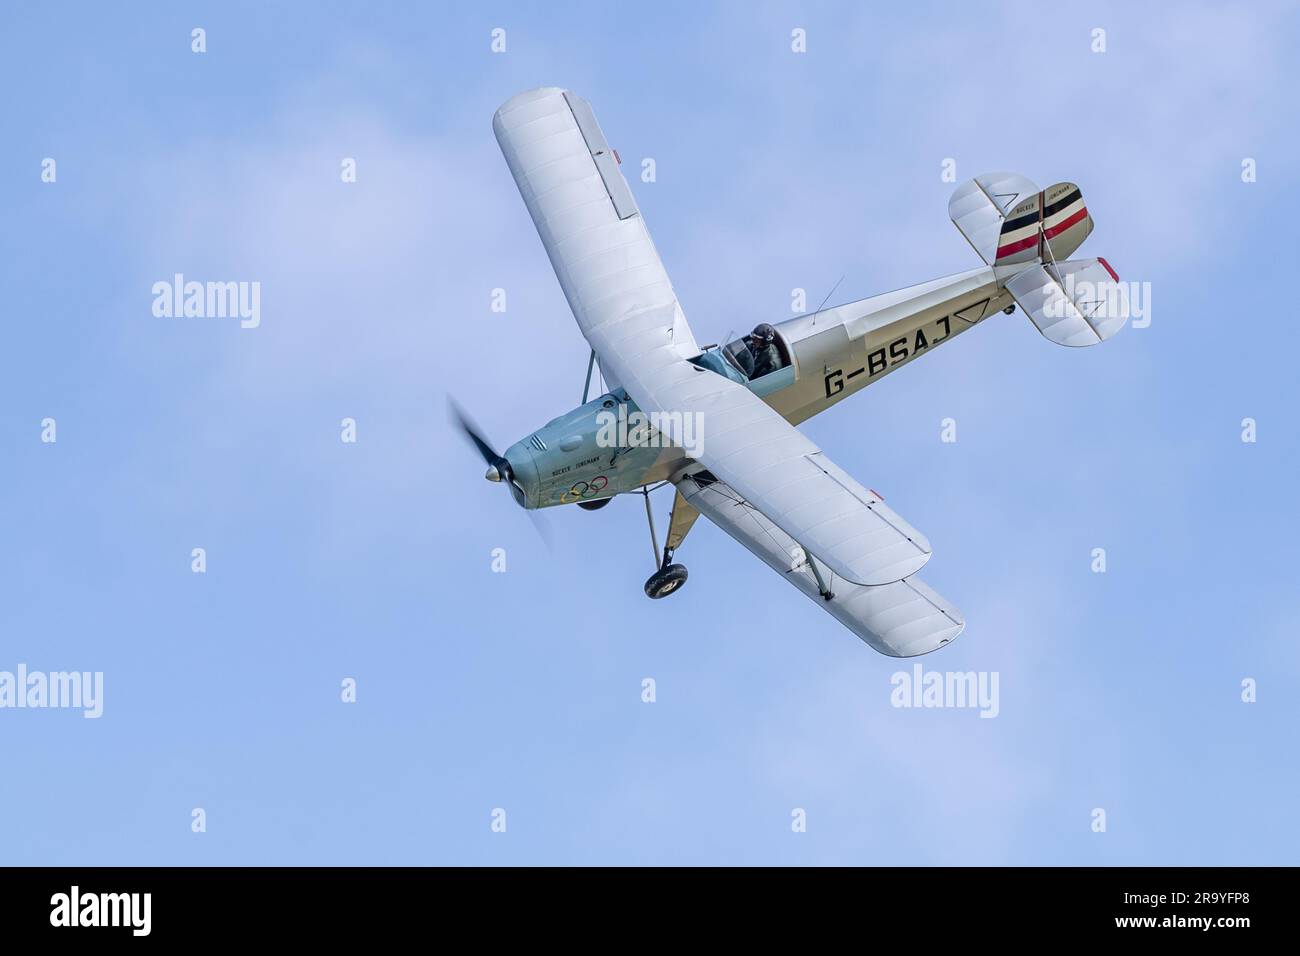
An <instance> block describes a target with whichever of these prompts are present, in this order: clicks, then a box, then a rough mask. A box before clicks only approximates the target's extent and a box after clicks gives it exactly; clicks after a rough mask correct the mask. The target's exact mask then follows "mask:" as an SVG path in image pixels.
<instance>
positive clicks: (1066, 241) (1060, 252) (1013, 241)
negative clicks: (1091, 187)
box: [948, 173, 1092, 266]
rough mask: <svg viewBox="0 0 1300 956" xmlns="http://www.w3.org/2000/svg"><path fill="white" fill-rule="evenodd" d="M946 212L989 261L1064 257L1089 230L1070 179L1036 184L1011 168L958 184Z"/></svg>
mask: <svg viewBox="0 0 1300 956" xmlns="http://www.w3.org/2000/svg"><path fill="white" fill-rule="evenodd" d="M948 216H949V218H951V219H952V222H953V225H955V226H956V227H957V228H958V229H959V230H960V231H961V234H962V235H963V236H965V237H966V241H967V242H969V243H970V244H971V246H973V247H974V249H975V251H976V252H977V253H979V255H980V258H981V259H983V260H984V261H985V262H986V263H987V264H989V265H991V266H1008V265H1019V264H1022V263H1031V262H1047V261H1050V260H1052V259H1056V260H1064V259H1068V258H1069V257H1070V256H1071V254H1073V252H1074V251H1075V250H1076V249H1078V248H1079V246H1081V245H1082V244H1083V240H1084V239H1087V238H1088V234H1089V233H1090V232H1092V216H1090V215H1089V214H1088V208H1087V206H1085V205H1084V202H1083V194H1082V193H1080V192H1079V187H1078V186H1076V185H1075V184H1074V183H1057V184H1056V185H1055V186H1048V187H1047V188H1046V189H1039V188H1038V187H1037V186H1035V185H1034V184H1033V183H1032V182H1030V181H1029V180H1028V179H1026V178H1025V177H1023V176H1019V175H1016V174H1015V173H985V174H984V175H983V176H976V177H975V178H974V179H972V180H970V181H969V182H966V183H963V184H962V185H961V186H959V187H958V188H957V191H956V192H955V193H953V194H952V199H950V200H949V201H948Z"/></svg>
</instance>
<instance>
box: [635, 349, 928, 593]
mask: <svg viewBox="0 0 1300 956" xmlns="http://www.w3.org/2000/svg"><path fill="white" fill-rule="evenodd" d="M610 361H611V364H612V365H613V366H614V368H615V369H616V373H617V374H619V375H621V376H622V377H623V383H624V386H623V387H624V388H626V389H627V392H628V394H629V395H631V396H632V398H633V399H635V400H636V403H637V405H638V406H640V408H641V409H642V410H643V411H660V412H669V413H674V412H682V413H684V414H694V415H697V416H698V419H697V424H696V426H695V436H694V442H693V445H694V446H695V447H693V448H688V452H689V453H690V454H691V455H692V456H693V457H694V458H696V460H698V461H699V462H700V463H701V464H703V465H704V467H706V468H707V469H708V470H709V471H710V472H712V473H713V474H714V476H716V477H717V478H718V479H720V480H721V481H723V482H725V483H726V484H727V485H730V486H731V487H732V488H734V489H735V490H736V492H737V493H739V494H740V496H741V497H743V498H744V499H745V500H746V501H747V502H749V503H750V504H751V505H752V506H753V507H754V508H756V509H758V510H759V511H761V512H762V513H763V514H764V515H765V516H766V517H767V518H768V519H769V520H770V521H771V522H772V523H773V524H774V525H776V526H777V527H779V528H780V529H781V530H782V531H784V532H785V533H786V534H787V535H789V536H790V537H791V538H793V539H794V541H795V542H797V543H798V544H799V545H800V546H801V547H802V548H803V549H804V550H805V551H806V552H808V553H809V554H811V555H814V556H815V557H816V558H817V559H819V560H820V561H821V562H822V563H823V564H825V565H826V566H827V567H828V568H830V570H831V571H833V572H834V573H835V574H838V575H839V576H840V577H842V578H845V579H846V580H848V581H852V582H853V583H855V584H862V585H880V584H891V583H893V582H894V581H900V580H902V579H903V578H905V577H907V576H908V575H910V574H913V573H915V572H916V571H918V570H920V568H921V566H922V565H924V564H925V562H926V561H928V560H929V559H930V542H929V541H927V540H926V539H925V537H924V535H922V534H921V533H920V532H919V531H917V530H916V529H915V528H913V527H912V526H911V525H909V524H908V523H907V522H906V521H904V520H903V519H902V518H901V517H899V515H898V514H896V513H895V512H894V511H893V510H892V509H890V508H889V507H887V506H886V505H885V503H884V501H883V500H882V499H881V497H880V496H879V495H877V494H875V493H874V492H872V491H869V490H867V489H866V488H864V487H863V486H862V485H860V484H859V483H858V482H857V481H855V480H854V479H853V478H852V477H851V476H850V475H849V474H848V473H847V472H845V471H844V470H843V469H842V468H840V467H839V466H838V465H836V464H835V463H834V462H833V461H831V460H830V459H829V458H827V457H826V455H825V454H824V453H823V452H822V450H821V449H820V448H818V447H817V446H816V445H815V444H813V443H812V442H811V441H810V440H809V439H808V438H807V436H805V435H804V434H803V433H802V432H801V431H799V430H798V429H797V428H795V427H794V426H793V425H791V424H790V423H789V422H787V421H786V420H785V419H784V418H782V417H781V416H780V415H778V414H777V413H776V412H775V411H773V410H772V409H771V408H769V407H768V406H767V405H766V404H764V403H763V400H762V399H760V398H759V397H758V396H757V395H755V394H754V393H753V392H751V391H750V390H749V389H747V388H745V387H744V386H743V385H739V384H737V383H735V382H733V381H731V380H730V379H727V378H724V377H723V376H721V375H718V374H716V373H714V372H711V371H707V370H705V369H701V368H699V367H698V366H695V365H692V364H691V363H689V362H683V361H680V360H679V361H677V362H675V363H672V364H658V365H655V366H653V371H650V372H646V371H645V370H644V369H643V368H642V367H641V366H640V365H639V364H638V363H636V362H632V363H626V364H625V363H624V362H623V360H622V357H621V356H615V357H613V358H612V359H611V360H610ZM674 421H675V418H674V417H673V416H672V415H669V416H665V424H668V425H670V426H671V424H672V423H673V422H674ZM667 431H669V433H670V435H671V431H672V428H671V427H669V428H668V429H667ZM671 437H674V438H676V439H678V440H679V443H680V439H681V437H682V436H671ZM791 559H792V560H797V555H791Z"/></svg>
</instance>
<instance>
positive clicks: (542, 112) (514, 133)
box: [492, 89, 700, 387]
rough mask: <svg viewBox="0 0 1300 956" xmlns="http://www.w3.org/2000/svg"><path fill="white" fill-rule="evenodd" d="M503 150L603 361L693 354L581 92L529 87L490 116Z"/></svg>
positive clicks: (613, 379) (664, 276) (613, 381)
mask: <svg viewBox="0 0 1300 956" xmlns="http://www.w3.org/2000/svg"><path fill="white" fill-rule="evenodd" d="M492 128H493V130H494V131H495V132H496V137H497V142H498V143H500V145H501V152H502V153H504V154H505V158H506V163H507V164H508V165H509V166H510V172H511V174H512V175H513V176H514V178H515V182H516V183H517V184H518V186H519V192H520V193H521V194H523V197H524V203H525V204H526V205H527V206H528V212H529V213H530V214H531V215H532V217H533V222H534V223H536V225H537V232H538V233H539V234H540V235H541V237H542V245H544V246H545V247H546V253H547V255H549V256H550V258H551V265H552V266H553V267H554V268H555V274H556V276H557V277H558V278H559V280H560V287H561V288H562V289H563V290H564V295H565V297H566V298H567V299H568V300H569V307H570V308H571V309H572V310H573V315H574V318H576V319H577V320H578V327H579V328H580V329H581V330H582V334H583V335H584V336H586V338H587V341H588V342H590V343H591V347H592V348H593V349H595V350H596V354H597V355H598V356H599V357H600V358H601V369H602V371H603V372H604V374H605V379H606V381H607V382H608V383H609V384H610V386H611V387H614V386H616V385H620V384H625V383H624V382H623V380H622V379H621V378H619V377H618V375H617V373H611V369H610V368H609V366H608V365H607V363H606V361H605V358H606V354H607V353H609V352H610V351H612V350H614V349H615V348H617V349H620V350H623V351H626V352H628V353H632V352H633V351H635V350H636V349H637V348H638V347H646V348H649V347H653V346H658V345H664V346H668V347H669V351H668V352H666V353H665V361H667V360H673V361H676V360H680V359H683V358H692V357H694V356H696V355H698V354H699V352H700V349H699V347H698V346H697V345H696V344H695V338H694V336H692V334H691V330H690V327H689V326H688V325H687V324H686V317H685V316H684V315H683V314H682V310H681V307H680V306H679V305H678V304H677V296H676V295H675V294H674V293H673V287H672V283H671V282H669V281H668V273H667V272H665V271H664V267H663V263H662V262H661V261H660V260H659V254H658V253H657V252H656V251H655V247H654V243H653V242H651V241H650V234H649V233H648V232H647V231H646V227H645V222H644V221H643V220H642V218H641V213H640V210H638V209H637V205H636V201H635V200H634V199H633V198H632V193H631V190H629V189H628V187H627V181H626V180H625V179H624V178H623V174H622V173H621V172H620V171H619V168H618V159H617V156H616V155H615V154H614V152H613V150H611V149H610V148H609V144H608V143H606V142H605V136H604V134H603V133H602V132H601V131H600V126H599V125H597V123H596V117H595V115H594V114H593V113H592V112H591V107H590V106H588V105H587V102H586V101H585V100H583V99H582V98H581V97H579V96H577V95H575V94H573V93H570V92H567V91H566V90H559V89H539V90H530V91H529V92H527V93H520V94H519V95H518V96H515V97H513V98H512V99H510V100H509V101H508V102H506V103H505V105H503V106H502V107H501V108H500V109H499V110H497V112H496V116H494V117H493V119H492Z"/></svg>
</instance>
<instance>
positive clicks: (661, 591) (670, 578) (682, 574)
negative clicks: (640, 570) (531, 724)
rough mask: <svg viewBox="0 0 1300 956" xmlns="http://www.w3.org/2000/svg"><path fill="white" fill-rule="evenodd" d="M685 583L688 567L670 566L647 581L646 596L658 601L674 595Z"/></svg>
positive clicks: (682, 565) (660, 570) (681, 565)
mask: <svg viewBox="0 0 1300 956" xmlns="http://www.w3.org/2000/svg"><path fill="white" fill-rule="evenodd" d="M685 583H686V565H684V564H669V565H666V566H665V567H662V568H660V569H659V570H658V571H656V572H655V573H654V574H652V575H650V577H649V578H648V579H646V583H645V596H646V597H648V598H654V599H655V600H658V599H659V598H664V597H667V596H668V595H670V594H672V593H673V592H674V591H676V590H677V589H678V588H680V587H681V586H682V585H683V584H685Z"/></svg>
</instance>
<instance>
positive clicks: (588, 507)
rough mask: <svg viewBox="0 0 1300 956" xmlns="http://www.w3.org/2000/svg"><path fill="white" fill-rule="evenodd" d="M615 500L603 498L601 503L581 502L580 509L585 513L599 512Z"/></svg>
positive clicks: (579, 503)
mask: <svg viewBox="0 0 1300 956" xmlns="http://www.w3.org/2000/svg"><path fill="white" fill-rule="evenodd" d="M613 500H614V499H613V498H601V499H600V500H599V501H579V502H578V507H579V508H581V509H582V510H583V511H599V510H600V509H601V508H603V507H605V505H607V504H609V503H610V502H611V501H613Z"/></svg>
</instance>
